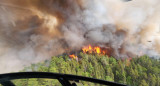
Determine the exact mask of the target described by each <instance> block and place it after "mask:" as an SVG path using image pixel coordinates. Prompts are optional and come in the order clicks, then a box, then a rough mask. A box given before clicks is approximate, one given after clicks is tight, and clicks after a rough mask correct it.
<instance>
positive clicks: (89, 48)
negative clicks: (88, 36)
mask: <svg viewBox="0 0 160 86" xmlns="http://www.w3.org/2000/svg"><path fill="white" fill-rule="evenodd" d="M82 51H83V53H89V54H102V55H106V54H107V49H103V48H101V47H99V46H95V47H94V46H91V45H88V46H85V47H83V48H82Z"/></svg>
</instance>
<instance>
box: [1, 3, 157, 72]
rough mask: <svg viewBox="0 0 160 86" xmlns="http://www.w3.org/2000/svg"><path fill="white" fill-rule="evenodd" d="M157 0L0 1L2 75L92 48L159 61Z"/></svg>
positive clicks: (121, 55)
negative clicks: (85, 47) (145, 56)
mask: <svg viewBox="0 0 160 86" xmlns="http://www.w3.org/2000/svg"><path fill="white" fill-rule="evenodd" d="M159 4H160V1H159V0H132V1H129V2H126V1H122V0H47V1H46V0H0V64H1V66H0V69H1V73H4V72H11V71H19V70H20V69H22V68H23V67H24V66H27V65H29V64H31V63H36V62H40V61H43V60H45V59H49V58H50V57H51V56H55V55H59V54H62V53H64V52H66V51H68V50H75V51H76V50H80V49H81V48H82V47H83V46H85V45H88V44H92V45H98V46H103V47H111V48H112V49H113V51H112V52H113V56H114V57H116V58H118V59H119V58H128V57H135V56H141V55H144V54H147V55H149V56H150V57H154V58H159V57H158V56H159V53H160V48H159V47H160V45H159V44H160V5H159Z"/></svg>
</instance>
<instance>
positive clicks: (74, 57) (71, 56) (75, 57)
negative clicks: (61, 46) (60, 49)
mask: <svg viewBox="0 0 160 86" xmlns="http://www.w3.org/2000/svg"><path fill="white" fill-rule="evenodd" d="M69 57H70V58H73V59H77V56H76V55H74V54H72V55H69Z"/></svg>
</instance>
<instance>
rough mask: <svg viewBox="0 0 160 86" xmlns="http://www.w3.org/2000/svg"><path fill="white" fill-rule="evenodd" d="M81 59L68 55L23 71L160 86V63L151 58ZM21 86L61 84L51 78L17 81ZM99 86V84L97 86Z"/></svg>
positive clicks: (82, 57) (143, 85)
mask: <svg viewBox="0 0 160 86" xmlns="http://www.w3.org/2000/svg"><path fill="white" fill-rule="evenodd" d="M79 57H81V58H80V59H79V60H75V59H70V58H69V57H68V56H60V57H55V56H54V57H52V58H51V60H50V61H45V62H42V63H38V64H32V65H31V66H30V67H26V68H24V70H23V71H27V70H32V71H40V72H54V73H64V74H74V75H81V76H86V77H92V78H97V79H103V80H108V81H114V82H118V83H123V84H127V85H130V86H160V62H159V60H156V59H151V58H149V57H148V56H142V57H139V58H133V59H132V60H128V59H126V60H117V59H115V58H113V57H108V56H105V55H90V54H84V53H80V54H79ZM14 83H16V85H18V86H59V85H60V83H59V82H58V81H55V80H48V79H24V80H15V81H14ZM81 84H83V85H84V86H94V85H95V84H93V83H87V82H81ZM96 86H99V85H96Z"/></svg>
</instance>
